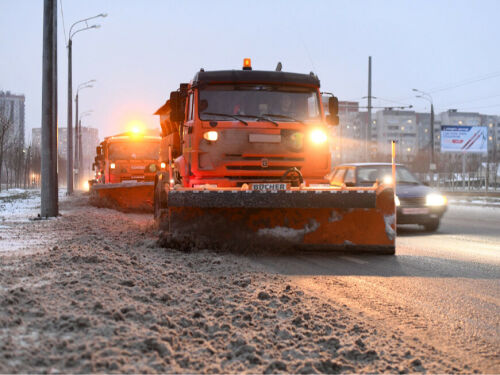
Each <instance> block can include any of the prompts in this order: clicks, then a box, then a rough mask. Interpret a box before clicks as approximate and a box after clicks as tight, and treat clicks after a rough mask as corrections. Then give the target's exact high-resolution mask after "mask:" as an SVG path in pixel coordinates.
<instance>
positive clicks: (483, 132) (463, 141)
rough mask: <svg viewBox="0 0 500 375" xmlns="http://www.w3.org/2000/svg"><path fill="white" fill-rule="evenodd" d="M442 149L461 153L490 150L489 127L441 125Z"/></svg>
mask: <svg viewBox="0 0 500 375" xmlns="http://www.w3.org/2000/svg"><path fill="white" fill-rule="evenodd" d="M441 151H442V152H459V153H464V152H467V153H486V152H488V128H487V127H486V126H463V125H442V126H441Z"/></svg>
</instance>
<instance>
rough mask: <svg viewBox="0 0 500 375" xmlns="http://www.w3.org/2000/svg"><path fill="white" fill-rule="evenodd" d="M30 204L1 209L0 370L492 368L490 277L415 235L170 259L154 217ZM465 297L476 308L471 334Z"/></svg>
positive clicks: (195, 252) (69, 201) (72, 204)
mask: <svg viewBox="0 0 500 375" xmlns="http://www.w3.org/2000/svg"><path fill="white" fill-rule="evenodd" d="M34 194H35V196H27V197H24V198H23V199H24V200H25V202H24V203H19V204H18V206H16V207H19V209H18V210H16V211H15V212H12V215H8V214H6V212H8V210H9V208H8V206H4V207H7V208H0V214H1V215H5V216H6V217H5V219H4V220H3V223H4V224H3V225H5V227H7V228H3V227H2V228H0V236H1V237H2V239H1V242H0V243H1V249H4V251H3V252H1V253H0V373H10V372H30V373H40V372H66V373H67V372H72V373H77V372H120V373H123V372H134V373H137V372H140V373H146V372H147V373H150V372H163V373H164V372H176V373H228V372H229V373H235V372H238V373H240V372H250V373H263V372H264V373H273V372H280V373H283V372H287V373H289V372H291V373H315V372H318V373H367V372H369V373H374V372H376V373H380V372H388V373H396V372H398V373H409V372H410V373H414V372H430V373H452V372H462V373H463V372H467V373H472V372H474V371H478V372H499V371H500V363H499V361H498V355H497V356H496V357H495V356H494V354H495V352H494V350H495V348H497V347H498V345H496V346H492V343H493V344H495V343H498V323H496V322H495V319H498V318H497V317H498V316H499V315H498V314H497V315H496V317H495V315H494V313H495V309H498V300H499V298H498V288H497V286H498V280H499V275H498V273H497V272H496V270H498V268H495V267H497V266H496V265H494V266H489V267H490V268H487V269H486V271H485V270H484V264H482V263H481V262H479V263H478V265H476V266H474V265H473V264H472V263H473V261H470V262H471V264H469V263H466V262H465V261H463V262H458V261H457V260H447V259H446V257H447V256H448V255H446V254H445V255H444V256H441V257H439V256H438V253H439V252H440V250H439V249H434V250H433V248H432V246H431V245H432V243H433V241H430V242H429V244H428V245H425V247H426V249H427V250H426V251H430V252H432V251H433V252H434V253H433V254H434V255H430V254H428V255H421V254H420V255H418V254H416V253H414V252H415V251H416V250H413V246H414V245H415V246H417V245H418V241H419V240H420V239H422V238H425V237H426V236H421V235H419V234H415V233H411V231H410V233H409V234H406V235H403V236H401V237H400V238H399V239H398V255H397V256H396V257H384V256H379V257H373V256H372V257H366V256H356V255H345V254H344V255H329V256H323V257H312V256H295V257H291V258H290V257H285V256H280V257H277V258H276V257H275V258H274V259H273V258H272V257H267V258H264V257H263V256H262V255H260V256H259V257H243V256H238V255H235V254H230V253H227V252H223V253H217V252H214V251H208V250H203V249H192V250H191V251H190V252H181V251H178V250H177V249H164V248H161V247H160V246H158V244H157V238H158V233H157V231H156V229H155V228H154V225H153V221H152V217H151V215H143V214H123V213H120V212H116V211H113V210H109V209H97V208H94V207H89V206H88V205H87V198H86V197H82V196H77V197H72V198H66V197H63V196H62V197H61V204H60V207H61V216H60V217H58V218H56V219H51V220H36V221H32V220H29V218H31V217H34V216H36V214H37V213H38V211H37V210H39V208H38V207H37V205H38V203H37V199H36V193H34ZM30 202H31V203H30ZM6 203H8V204H10V203H9V202H6ZM11 207H14V206H11ZM23 207H24V208H23ZM458 209H459V210H462V209H465V210H467V209H468V208H462V207H461V208H458ZM23 210H24V211H23ZM471 210H472V211H473V212H484V211H481V209H479V208H471V209H470V210H469V211H467V212H465V213H466V214H467V217H468V218H472V216H471V215H472V214H471V212H472V211H471ZM478 210H479V211H478ZM23 212H24V213H23ZM453 212H455V211H453V210H450V213H451V214H450V219H451V218H453V217H454V214H453ZM461 212H462V211H458V216H460V215H462V213H461ZM483 216H484V215H483ZM446 225H447V224H446V222H444V223H443V230H446V228H447V226H446ZM445 235H447V234H446V233H439V234H438V235H436V237H435V238H436V239H437V238H438V237H439V236H445ZM479 237H481V236H479ZM479 237H478V238H479ZM467 238H469V239H470V238H471V237H467ZM414 239H416V240H415V241H417V242H414V243H413V242H412V241H414ZM6 250H11V251H6ZM450 251H451V250H450ZM454 265H461V266H460V267H458V268H457V267H455V266H454ZM491 267H493V268H491ZM456 270H461V271H460V272H461V274H460V275H454V272H455V271H456ZM481 272H483V273H481ZM481 275H483V276H481ZM484 275H489V276H488V277H486V276H484ZM474 288H483V289H484V290H485V293H484V294H483V296H482V299H478V300H477V301H480V302H481V301H482V302H481V303H483V304H488V309H489V310H485V311H488V313H487V314H485V315H484V320H485V324H486V326H484V327H483V326H480V325H476V326H475V330H474V331H473V332H472V333H471V331H470V327H472V325H471V322H475V321H476V320H477V317H476V316H475V315H474V314H472V315H470V314H469V315H463V316H460V314H461V313H464V312H467V309H465V310H464V309H463V308H462V309H461V304H463V305H464V306H467V303H468V302H467V301H468V298H469V296H477V293H475V292H474ZM483 289H481V290H483ZM486 289H488V293H486ZM459 290H462V291H464V298H458V297H459V295H458V294H457V293H456V291H459ZM449 291H451V292H452V293H451V294H450V293H449ZM440 293H441V294H440ZM447 293H448V294H447ZM440 295H442V296H444V297H445V298H439V297H440ZM447 296H451V297H452V298H448V297H447ZM455 297H457V298H455ZM464 301H466V302H467V303H464ZM448 304H450V306H451V307H452V308H451V309H448V310H446V308H447V307H448ZM492 313H493V315H492ZM449 323H452V324H451V325H450V324H449ZM495 324H496V331H495V328H494V327H495ZM488 325H489V327H493V331H491V332H490V336H489V337H484V331H485V329H486V328H488ZM485 327H486V328H485ZM463 332H467V335H469V336H467V335H464V333H463ZM467 337H468V338H469V340H464V339H465V338H467ZM481 340H482V341H481Z"/></svg>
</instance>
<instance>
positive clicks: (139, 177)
mask: <svg viewBox="0 0 500 375" xmlns="http://www.w3.org/2000/svg"><path fill="white" fill-rule="evenodd" d="M133 178H135V179H137V180H142V179H144V176H134V177H133Z"/></svg>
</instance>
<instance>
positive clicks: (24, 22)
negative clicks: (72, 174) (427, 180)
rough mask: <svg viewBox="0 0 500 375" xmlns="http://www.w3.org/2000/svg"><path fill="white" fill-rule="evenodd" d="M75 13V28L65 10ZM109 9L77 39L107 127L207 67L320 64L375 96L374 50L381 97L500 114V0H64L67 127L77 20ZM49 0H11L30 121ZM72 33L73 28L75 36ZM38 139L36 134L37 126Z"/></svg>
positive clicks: (83, 106)
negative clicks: (424, 95) (417, 93)
mask: <svg viewBox="0 0 500 375" xmlns="http://www.w3.org/2000/svg"><path fill="white" fill-rule="evenodd" d="M61 4H62V11H63V13H64V25H65V27H63V17H62V14H61ZM99 13H108V17H107V18H101V19H97V20H95V22H96V23H99V24H101V25H102V27H101V28H100V29H92V30H88V31H83V32H81V33H78V34H77V35H76V36H75V37H74V40H73V83H74V87H76V85H77V84H78V83H82V82H84V81H87V80H90V79H96V80H97V83H96V84H95V87H94V88H91V89H86V90H83V91H81V93H80V112H83V111H85V110H93V111H94V112H93V115H92V116H90V117H85V118H84V120H83V122H84V125H85V126H87V125H88V126H94V127H97V128H98V129H99V135H100V137H101V138H102V137H103V136H107V135H112V134H114V133H117V132H120V131H123V130H124V129H125V127H126V125H127V123H129V122H130V121H133V120H138V121H142V122H144V123H146V124H147V125H148V126H149V127H158V120H157V118H156V116H153V115H152V114H153V112H155V110H156V109H157V108H158V107H160V106H161V105H162V104H163V103H164V102H165V100H166V99H167V97H168V95H169V92H170V91H172V90H175V89H176V88H177V87H178V85H179V83H181V82H189V81H190V80H191V79H192V77H193V76H194V74H195V72H196V71H198V70H199V69H200V68H201V67H203V68H205V70H219V69H240V68H241V65H242V61H243V58H244V57H250V58H251V59H252V65H253V67H254V69H262V70H267V69H269V70H274V68H275V66H276V64H277V62H278V61H281V62H282V63H283V70H285V71H293V72H304V73H308V72H310V71H314V72H315V73H316V74H317V75H318V76H319V78H320V80H321V86H322V90H324V91H331V92H334V93H335V94H336V95H337V96H338V97H339V99H340V100H359V101H361V105H366V99H362V97H364V96H366V95H367V80H368V78H367V70H368V68H367V66H368V56H372V59H373V95H374V96H375V97H377V98H379V99H378V100H375V101H374V105H378V106H390V105H398V103H402V104H413V105H414V107H415V109H416V110H419V111H428V110H429V105H428V103H427V102H425V101H423V100H421V99H416V98H415V97H414V93H412V91H411V89H412V88H414V87H416V88H419V89H421V90H424V91H430V92H431V93H432V96H433V99H434V103H435V107H436V111H437V112H440V111H444V110H447V109H448V108H457V109H459V110H466V111H477V112H481V113H488V114H500V48H498V46H499V45H500V43H499V42H500V29H499V26H498V21H499V15H500V1H498V0H491V1H486V0H482V1H457V0H450V1H439V0H428V1H425V0H419V1H403V0H398V1H356V0H346V1H314V0H313V1H311V0H308V1H305V0H303V1H295V0H288V1H272V0H266V1H264V0H262V1H259V0H247V1H214V0H210V1H207V0H203V1H181V0H173V1H167V0H135V1H133V0H85V1H83V0H80V1H77V0H58V33H59V42H58V49H59V51H58V54H59V60H58V64H59V72H58V73H59V126H66V116H67V115H66V107H67V104H66V103H67V96H66V93H67V88H66V87H67V49H66V39H67V32H68V31H69V27H70V26H71V24H73V23H74V22H76V21H78V20H80V19H83V18H87V17H90V16H93V15H96V14H99ZM42 21H43V0H0V90H4V91H6V90H9V91H11V92H14V93H18V94H24V95H25V96H26V127H27V132H29V133H31V128H32V127H39V126H40V118H41V86H42V84H41V82H42V26H43V25H42ZM64 30H66V35H65V32H64ZM28 137H29V135H28Z"/></svg>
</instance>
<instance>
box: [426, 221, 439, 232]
mask: <svg viewBox="0 0 500 375" xmlns="http://www.w3.org/2000/svg"><path fill="white" fill-rule="evenodd" d="M438 228H439V219H437V220H432V221H429V222H428V223H425V224H424V230H425V231H426V232H435V231H437V229H438Z"/></svg>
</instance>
